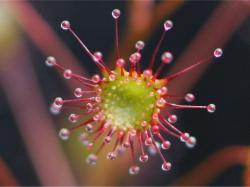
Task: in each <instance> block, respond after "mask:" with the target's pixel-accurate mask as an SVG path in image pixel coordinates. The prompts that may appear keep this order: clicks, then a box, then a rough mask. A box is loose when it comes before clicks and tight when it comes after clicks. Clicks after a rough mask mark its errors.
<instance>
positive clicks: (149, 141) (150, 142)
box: [145, 137, 153, 146]
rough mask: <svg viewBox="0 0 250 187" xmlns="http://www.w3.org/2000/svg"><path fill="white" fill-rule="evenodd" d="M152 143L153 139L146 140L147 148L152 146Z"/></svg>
mask: <svg viewBox="0 0 250 187" xmlns="http://www.w3.org/2000/svg"><path fill="white" fill-rule="evenodd" d="M152 142H153V140H152V138H150V137H148V138H146V140H145V145H146V146H149V145H151V144H152Z"/></svg>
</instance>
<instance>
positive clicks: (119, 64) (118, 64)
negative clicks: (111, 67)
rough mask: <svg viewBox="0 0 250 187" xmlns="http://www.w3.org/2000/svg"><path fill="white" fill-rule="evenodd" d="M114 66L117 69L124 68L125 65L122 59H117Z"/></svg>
mask: <svg viewBox="0 0 250 187" xmlns="http://www.w3.org/2000/svg"><path fill="white" fill-rule="evenodd" d="M116 65H117V66H118V67H124V65H125V60H124V59H123V58H118V59H117V61H116Z"/></svg>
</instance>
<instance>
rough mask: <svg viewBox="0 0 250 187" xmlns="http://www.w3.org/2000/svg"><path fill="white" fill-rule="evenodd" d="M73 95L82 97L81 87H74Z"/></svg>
mask: <svg viewBox="0 0 250 187" xmlns="http://www.w3.org/2000/svg"><path fill="white" fill-rule="evenodd" d="M74 95H75V97H77V98H79V97H82V89H81V88H76V89H75V91H74Z"/></svg>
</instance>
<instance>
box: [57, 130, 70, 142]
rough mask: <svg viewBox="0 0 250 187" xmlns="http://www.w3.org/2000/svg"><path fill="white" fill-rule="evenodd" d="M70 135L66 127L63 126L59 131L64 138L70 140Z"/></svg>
mask: <svg viewBox="0 0 250 187" xmlns="http://www.w3.org/2000/svg"><path fill="white" fill-rule="evenodd" d="M69 135H70V131H69V130H68V129H66V128H62V129H61V130H60V131H59V137H60V138H61V139H62V140H68V139H69Z"/></svg>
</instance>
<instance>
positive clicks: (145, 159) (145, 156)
mask: <svg viewBox="0 0 250 187" xmlns="http://www.w3.org/2000/svg"><path fill="white" fill-rule="evenodd" d="M139 160H140V162H147V161H148V155H146V154H144V155H141V156H140V157H139Z"/></svg>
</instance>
